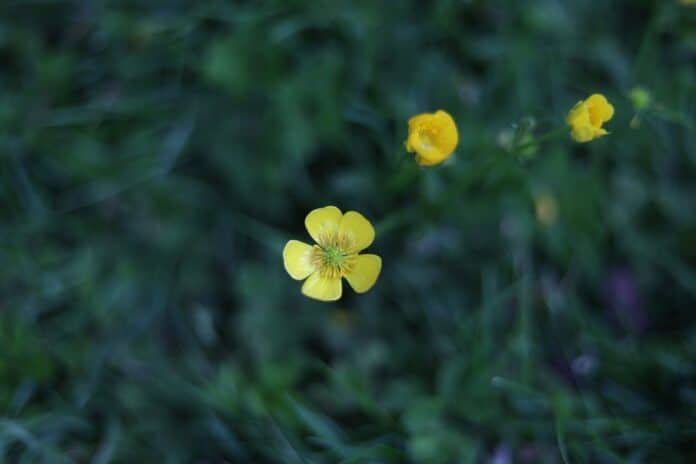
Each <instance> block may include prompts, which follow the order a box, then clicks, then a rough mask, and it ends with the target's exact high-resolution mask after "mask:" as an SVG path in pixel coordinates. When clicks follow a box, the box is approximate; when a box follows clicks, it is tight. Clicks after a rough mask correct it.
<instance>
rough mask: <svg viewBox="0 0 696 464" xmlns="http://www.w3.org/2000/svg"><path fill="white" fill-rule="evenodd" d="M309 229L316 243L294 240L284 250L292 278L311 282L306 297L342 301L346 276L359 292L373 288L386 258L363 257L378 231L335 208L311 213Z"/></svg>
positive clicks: (360, 218) (358, 216)
mask: <svg viewBox="0 0 696 464" xmlns="http://www.w3.org/2000/svg"><path fill="white" fill-rule="evenodd" d="M305 227H306V228H307V232H309V235H310V236H311V237H312V239H314V241H315V242H316V244H315V245H308V244H306V243H303V242H300V241H298V240H290V241H289V242H288V243H287V244H286V245H285V248H284V249H283V263H284V265H285V270H286V271H287V272H288V274H290V277H292V278H293V279H295V280H304V279H307V280H305V282H304V284H303V285H302V293H303V294H305V295H306V296H308V297H310V298H314V299H317V300H321V301H335V300H338V299H339V298H341V294H342V293H343V284H342V283H341V278H342V277H345V278H346V280H347V281H348V283H349V284H350V286H351V287H352V288H353V290H355V291H356V292H358V293H364V292H366V291H368V290H369V289H370V288H372V286H373V285H374V284H375V282H376V281H377V277H378V276H379V273H380V271H381V270H382V259H381V258H380V257H379V256H377V255H370V254H364V255H361V254H359V253H360V251H362V250H364V249H365V248H367V247H368V246H370V244H371V243H372V241H373V240H374V238H375V229H374V228H373V227H372V224H370V222H369V221H368V220H367V219H365V217H363V215H362V214H360V213H357V212H355V211H348V212H347V213H346V214H343V213H341V210H340V209H338V208H336V207H335V206H326V207H324V208H318V209H315V210H313V211H311V212H310V213H309V214H308V215H307V217H306V218H305Z"/></svg>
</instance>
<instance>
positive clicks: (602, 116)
mask: <svg viewBox="0 0 696 464" xmlns="http://www.w3.org/2000/svg"><path fill="white" fill-rule="evenodd" d="M585 102H586V103H587V105H588V106H589V108H590V113H591V114H590V116H591V118H592V119H593V120H596V121H598V122H599V125H601V124H602V123H603V122H606V121H609V120H610V119H611V118H612V117H614V107H613V106H612V105H611V103H609V102H608V101H607V99H606V97H605V96H604V95H602V94H601V93H595V94H592V95H590V96H589V97H588V98H587V100H585ZM593 122H595V121H593Z"/></svg>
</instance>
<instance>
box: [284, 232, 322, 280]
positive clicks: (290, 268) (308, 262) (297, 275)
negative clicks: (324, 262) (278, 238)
mask: <svg viewBox="0 0 696 464" xmlns="http://www.w3.org/2000/svg"><path fill="white" fill-rule="evenodd" d="M283 265H285V270H286V271H287V272H288V274H290V277H292V278H293V279H295V280H302V279H306V278H307V276H308V275H310V274H311V273H312V272H314V271H315V266H314V264H313V263H312V246H311V245H307V244H306V243H302V242H300V241H298V240H290V241H289V242H288V243H286V244H285V248H283Z"/></svg>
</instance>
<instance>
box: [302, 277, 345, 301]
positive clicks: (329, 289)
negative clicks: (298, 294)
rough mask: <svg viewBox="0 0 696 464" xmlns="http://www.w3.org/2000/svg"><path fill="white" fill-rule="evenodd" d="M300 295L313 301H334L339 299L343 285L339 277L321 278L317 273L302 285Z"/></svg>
mask: <svg viewBox="0 0 696 464" xmlns="http://www.w3.org/2000/svg"><path fill="white" fill-rule="evenodd" d="M302 293H303V294H304V295H305V296H308V297H310V298H314V299H315V300H320V301H336V300H338V299H339V298H341V294H342V293H343V284H342V283H341V278H340V277H336V278H328V277H322V276H321V274H320V273H319V272H315V273H314V274H312V275H310V276H309V278H308V279H307V280H305V283H304V284H303V285H302Z"/></svg>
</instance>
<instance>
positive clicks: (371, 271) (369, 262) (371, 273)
mask: <svg viewBox="0 0 696 464" xmlns="http://www.w3.org/2000/svg"><path fill="white" fill-rule="evenodd" d="M381 270H382V258H380V257H379V256H377V255H358V256H356V258H355V266H354V267H353V270H352V271H351V272H350V274H346V275H345V278H346V280H347V281H348V283H349V284H350V286H351V287H352V288H353V290H355V291H356V292H357V293H365V292H366V291H368V290H369V289H371V288H372V286H373V285H374V284H375V282H377V277H379V273H380V271H381Z"/></svg>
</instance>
